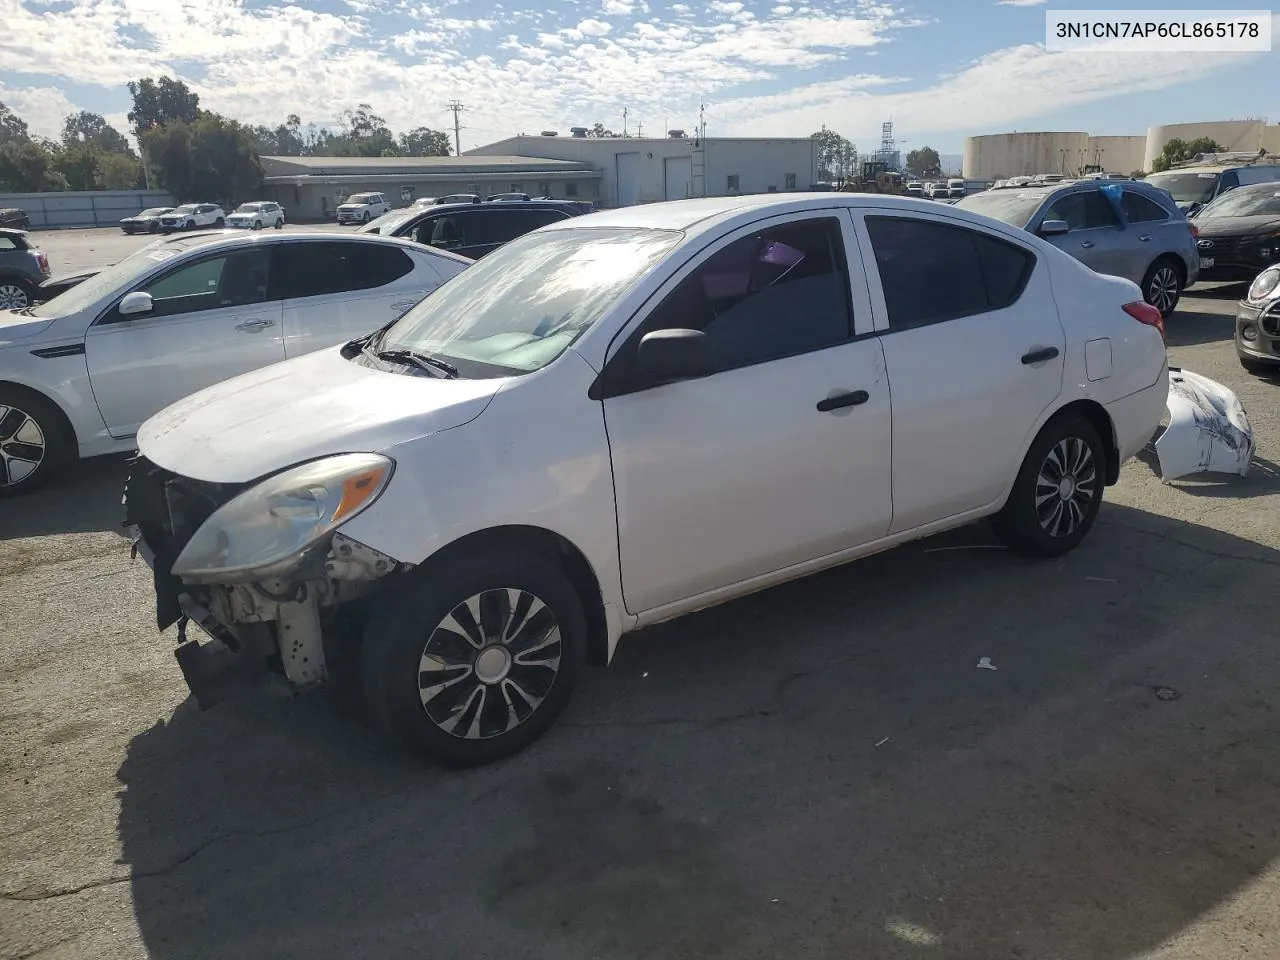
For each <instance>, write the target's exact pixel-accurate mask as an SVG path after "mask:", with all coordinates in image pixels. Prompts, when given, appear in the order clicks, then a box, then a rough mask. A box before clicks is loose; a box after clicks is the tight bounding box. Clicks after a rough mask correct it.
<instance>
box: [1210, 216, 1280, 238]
mask: <svg viewBox="0 0 1280 960" xmlns="http://www.w3.org/2000/svg"><path fill="white" fill-rule="evenodd" d="M1192 223H1194V224H1195V225H1196V231H1197V232H1198V233H1199V234H1200V236H1202V237H1244V236H1251V235H1253V234H1256V233H1270V232H1271V231H1273V230H1280V217H1277V216H1276V215H1275V214H1274V213H1263V214H1259V215H1258V216H1255V217H1213V218H1211V219H1209V220H1200V219H1196V220H1193V221H1192Z"/></svg>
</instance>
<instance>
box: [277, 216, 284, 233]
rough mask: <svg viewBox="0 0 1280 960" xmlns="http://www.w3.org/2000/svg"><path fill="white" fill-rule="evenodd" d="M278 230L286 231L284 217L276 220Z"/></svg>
mask: <svg viewBox="0 0 1280 960" xmlns="http://www.w3.org/2000/svg"><path fill="white" fill-rule="evenodd" d="M276 229H277V230H283V229H284V217H278V218H277V219H276Z"/></svg>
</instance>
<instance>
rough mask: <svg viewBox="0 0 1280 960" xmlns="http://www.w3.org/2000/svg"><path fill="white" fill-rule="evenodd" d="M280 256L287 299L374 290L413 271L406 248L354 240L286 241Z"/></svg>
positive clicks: (280, 249)
mask: <svg viewBox="0 0 1280 960" xmlns="http://www.w3.org/2000/svg"><path fill="white" fill-rule="evenodd" d="M278 256H279V271H280V285H279V289H280V296H281V297H283V298H284V299H286V300H291V299H297V298H300V297H320V296H325V295H327V294H335V293H351V292H353V291H357V290H371V289H374V288H376V287H381V286H385V285H386V284H388V283H391V282H392V281H393V280H398V279H399V278H400V277H403V276H404V275H405V274H407V273H409V272H410V271H412V270H413V260H411V259H410V257H409V255H408V254H407V253H405V252H404V251H403V250H400V249H398V248H395V247H384V246H382V245H381V244H377V243H361V242H359V241H355V240H346V241H342V240H338V241H321V242H314V241H304V242H300V243H285V244H281V245H280V248H279V254H278Z"/></svg>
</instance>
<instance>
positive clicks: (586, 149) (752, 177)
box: [465, 136, 817, 207]
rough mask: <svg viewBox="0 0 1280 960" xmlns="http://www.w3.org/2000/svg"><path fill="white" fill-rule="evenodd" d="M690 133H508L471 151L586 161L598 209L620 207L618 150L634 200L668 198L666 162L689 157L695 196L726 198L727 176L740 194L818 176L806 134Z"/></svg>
mask: <svg viewBox="0 0 1280 960" xmlns="http://www.w3.org/2000/svg"><path fill="white" fill-rule="evenodd" d="M694 144H695V141H694V139H693V138H692V137H686V138H683V139H672V138H669V137H664V138H658V137H652V138H650V137H643V138H641V137H625V138H608V139H596V138H584V137H540V136H538V137H529V136H523V137H512V138H510V139H507V140H500V141H498V142H497V143H491V144H488V145H486V146H483V147H477V148H476V149H475V150H470V151H468V152H467V154H465V156H472V155H479V156H485V155H491V156H492V155H497V156H505V155H514V156H522V157H545V158H547V159H553V160H576V161H578V162H580V163H587V164H590V165H591V166H592V168H593V169H595V170H596V171H598V172H599V174H600V197H599V202H600V206H602V207H614V206H618V205H619V196H620V193H619V185H618V170H619V165H620V164H619V160H618V156H619V154H624V155H625V154H633V155H635V157H634V158H633V159H632V160H627V159H626V158H625V157H624V159H623V161H622V162H621V166H622V168H623V169H624V170H631V171H634V172H635V176H636V179H637V182H638V187H637V188H636V189H635V190H634V191H624V192H625V193H626V194H627V196H625V197H624V198H623V199H624V200H625V199H631V198H632V197H634V200H635V202H637V203H657V202H659V201H662V200H666V199H667V194H668V191H667V180H668V177H669V173H671V172H674V171H676V170H677V169H678V168H681V167H680V164H678V163H675V164H669V163H668V162H667V161H669V160H679V159H680V158H688V159H689V161H690V165H691V166H692V178H691V183H692V187H691V190H692V193H693V195H694V196H704V195H705V196H712V197H718V196H725V195H726V194H728V193H730V190H729V187H728V183H729V180H728V178H729V176H730V175H731V174H736V175H737V177H738V190H737V192H738V193H744V194H745V193H767V192H768V191H769V188H770V187H773V188H775V189H776V190H777V191H778V192H779V193H781V192H784V191H785V190H786V189H787V187H786V175H787V174H788V173H792V174H795V182H796V186H795V189H797V190H805V189H807V188H808V186H809V184H811V183H813V182H814V180H815V179H816V178H817V170H816V155H815V150H814V145H813V141H812V140H810V139H809V138H807V137H806V138H799V139H797V138H785V139H763V138H743V139H734V138H720V137H710V138H708V139H707V140H706V141H700V142H699V145H698V146H697V147H695V146H694Z"/></svg>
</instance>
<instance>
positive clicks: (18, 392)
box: [0, 387, 73, 497]
mask: <svg viewBox="0 0 1280 960" xmlns="http://www.w3.org/2000/svg"><path fill="white" fill-rule="evenodd" d="M72 454H73V447H72V445H71V443H70V442H69V440H68V439H67V438H66V436H65V435H64V432H63V429H62V421H61V419H60V418H59V416H58V413H57V410H56V408H55V407H54V406H53V404H52V403H51V402H50V401H48V400H46V399H45V398H44V397H42V396H40V394H38V393H35V392H33V391H31V390H26V389H24V388H22V387H0V497H7V496H16V495H17V494H20V493H27V492H29V491H31V490H34V489H35V488H36V487H38V486H40V485H41V484H43V483H44V482H45V481H46V480H47V479H49V477H50V476H51V475H52V474H53V473H54V472H56V470H57V468H58V467H59V466H60V465H61V464H62V463H64V462H65V461H66V460H67V459H68V458H70V457H71V456H72Z"/></svg>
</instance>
